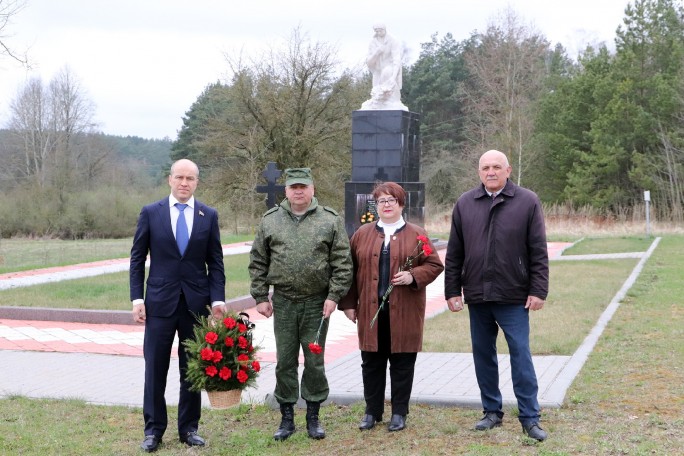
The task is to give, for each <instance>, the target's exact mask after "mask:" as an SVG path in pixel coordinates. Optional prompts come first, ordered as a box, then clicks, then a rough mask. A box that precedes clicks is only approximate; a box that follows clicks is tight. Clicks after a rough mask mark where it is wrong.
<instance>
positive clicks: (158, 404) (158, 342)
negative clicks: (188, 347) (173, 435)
mask: <svg viewBox="0 0 684 456" xmlns="http://www.w3.org/2000/svg"><path fill="white" fill-rule="evenodd" d="M195 321H196V320H195V317H194V316H193V314H191V313H190V312H189V311H188V307H187V305H186V303H185V298H183V297H182V296H181V298H180V302H179V304H178V309H177V310H176V313H175V314H174V315H173V316H171V317H153V316H150V315H148V316H147V319H146V321H145V339H144V345H143V354H144V356H145V393H144V398H143V417H144V418H145V435H156V436H159V437H161V436H162V435H164V432H165V431H166V427H167V424H168V417H167V412H166V398H165V397H164V392H165V391H166V378H167V376H168V373H169V364H170V362H171V349H172V346H173V339H174V336H175V334H176V332H178V340H179V341H180V343H179V345H178V364H179V368H180V378H181V380H180V395H179V398H178V433H179V435H184V434H186V433H188V432H192V431H197V427H198V425H199V420H200V415H201V411H202V396H201V394H200V393H195V392H192V391H190V389H189V387H190V384H189V383H188V382H187V381H186V380H185V371H186V369H187V366H188V358H187V354H186V352H185V348H184V347H183V342H182V341H184V340H185V339H188V338H191V337H193V327H194V325H195Z"/></svg>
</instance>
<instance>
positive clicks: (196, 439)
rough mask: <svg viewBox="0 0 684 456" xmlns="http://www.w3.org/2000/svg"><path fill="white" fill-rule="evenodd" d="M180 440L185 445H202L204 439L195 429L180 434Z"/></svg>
mask: <svg viewBox="0 0 684 456" xmlns="http://www.w3.org/2000/svg"><path fill="white" fill-rule="evenodd" d="M180 441H181V442H182V443H184V444H186V445H187V446H204V443H205V442H204V439H203V438H202V437H200V436H199V435H197V432H196V431H192V432H188V433H187V434H185V435H181V436H180Z"/></svg>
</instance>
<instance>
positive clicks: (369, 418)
mask: <svg viewBox="0 0 684 456" xmlns="http://www.w3.org/2000/svg"><path fill="white" fill-rule="evenodd" d="M381 421H382V416H380V417H378V418H376V417H375V416H373V415H367V414H366V415H363V418H362V419H361V422H360V423H359V429H361V430H362V431H368V430H370V429H373V427H374V426H375V423H379V422H381Z"/></svg>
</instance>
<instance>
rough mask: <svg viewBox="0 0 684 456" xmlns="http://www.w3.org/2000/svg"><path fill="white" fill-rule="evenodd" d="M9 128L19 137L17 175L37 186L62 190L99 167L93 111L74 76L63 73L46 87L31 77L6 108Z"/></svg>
mask: <svg viewBox="0 0 684 456" xmlns="http://www.w3.org/2000/svg"><path fill="white" fill-rule="evenodd" d="M10 112H11V118H10V121H9V125H8V128H9V130H10V131H11V132H12V134H13V135H14V136H15V138H17V140H16V142H15V144H17V145H18V147H19V149H18V150H16V151H15V153H16V155H19V156H21V157H22V160H21V162H20V161H19V160H15V161H14V163H15V164H16V165H19V163H21V164H20V166H18V167H17V169H16V171H17V173H19V174H20V175H22V176H24V177H25V178H27V179H28V178H30V179H33V180H34V182H35V184H37V185H38V186H39V187H40V188H45V187H46V186H48V185H51V186H56V187H57V188H59V189H63V188H66V187H68V186H69V185H70V181H71V182H73V181H72V179H73V178H74V177H75V176H77V175H79V174H80V173H81V171H84V172H85V173H86V175H92V173H93V172H94V171H95V170H96V169H98V168H100V167H99V166H98V165H97V163H98V162H101V161H102V160H103V157H102V156H101V155H102V153H104V151H106V149H102V148H100V149H98V150H100V151H102V152H94V151H93V148H92V144H89V141H92V138H91V137H90V136H91V133H93V127H94V126H95V124H94V123H93V122H92V118H93V113H94V107H93V104H92V103H91V101H90V100H89V99H88V98H87V97H86V95H85V92H84V90H83V89H82V88H81V86H80V84H79V83H78V81H77V79H76V78H75V76H74V75H73V74H72V73H71V71H70V70H69V69H68V68H64V69H62V70H61V71H60V72H59V73H58V74H57V75H56V76H55V77H54V78H53V79H52V80H51V81H50V83H49V84H48V86H47V87H46V86H44V85H43V83H42V81H41V79H40V78H33V79H31V80H29V82H28V83H27V84H26V85H25V86H24V87H23V88H22V89H20V90H19V92H18V94H17V97H16V98H15V99H14V100H13V101H12V102H11V104H10Z"/></svg>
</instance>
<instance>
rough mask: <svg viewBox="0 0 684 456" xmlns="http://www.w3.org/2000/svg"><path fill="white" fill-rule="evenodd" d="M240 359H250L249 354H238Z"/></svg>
mask: <svg viewBox="0 0 684 456" xmlns="http://www.w3.org/2000/svg"><path fill="white" fill-rule="evenodd" d="M240 361H249V356H247V355H245V354H244V353H243V354H241V355H238V362H240Z"/></svg>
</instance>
